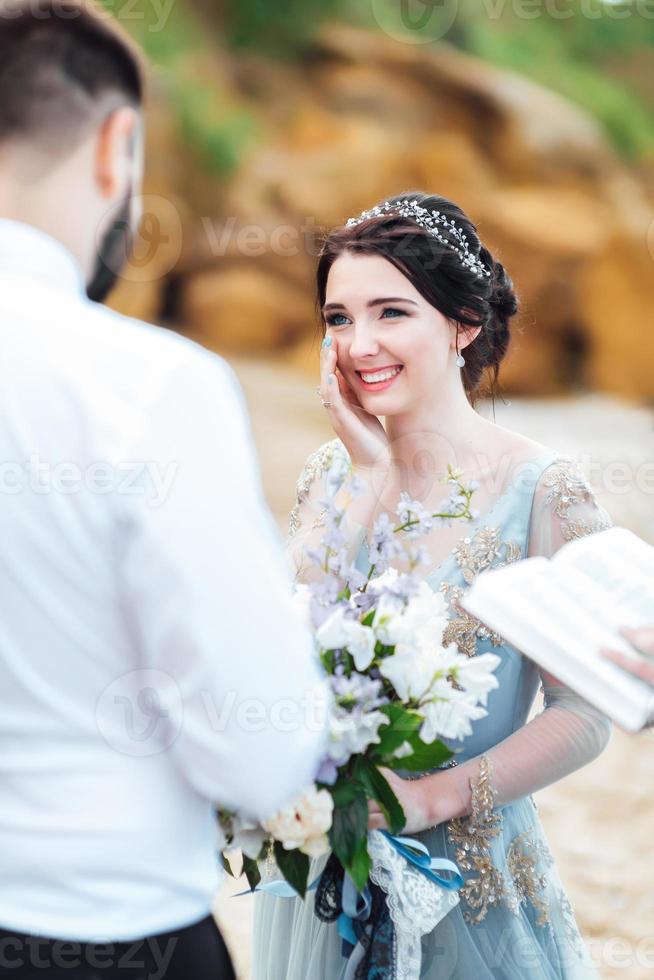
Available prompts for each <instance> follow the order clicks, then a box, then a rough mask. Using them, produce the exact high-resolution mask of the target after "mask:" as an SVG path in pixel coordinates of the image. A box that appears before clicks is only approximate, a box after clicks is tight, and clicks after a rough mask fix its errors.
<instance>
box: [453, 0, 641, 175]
mask: <svg viewBox="0 0 654 980" xmlns="http://www.w3.org/2000/svg"><path fill="white" fill-rule="evenodd" d="M566 8H567V9H569V10H572V11H573V12H574V16H573V17H571V18H569V19H564V20H558V19H552V18H551V17H549V16H545V15H543V16H541V17H539V18H538V19H535V20H531V21H530V20H522V19H520V18H519V17H517V16H515V14H511V15H505V16H503V17H502V18H501V19H500V20H499V21H497V22H492V21H489V20H488V19H485V18H478V19H473V18H471V19H470V20H469V22H468V24H467V27H466V30H465V32H464V34H463V36H462V39H463V42H464V43H463V46H464V47H465V48H466V49H467V50H468V51H470V52H471V53H472V54H474V55H476V56H477V57H480V58H482V59H483V60H485V61H488V62H491V63H493V64H496V65H498V66H500V67H504V68H509V69H511V70H513V71H517V72H519V73H521V74H523V75H525V76H527V77H529V78H532V79H533V80H534V81H536V82H539V83H540V84H542V85H544V86H545V87H547V88H551V89H552V90H553V91H556V92H559V93H560V94H561V95H563V96H565V97H566V98H568V99H569V100H570V101H571V102H574V103H576V104H577V105H579V106H581V107H582V108H583V109H585V110H586V111H588V112H589V113H590V114H591V115H592V116H594V117H595V118H596V119H597V120H598V121H599V122H600V123H601V124H602V125H603V127H604V129H605V130H606V132H607V134H608V135H609V137H610V139H611V140H612V142H613V144H614V146H615V147H616V148H617V149H618V150H619V151H620V152H621V153H622V154H623V155H624V156H625V157H627V158H637V157H639V156H641V155H644V154H646V153H648V152H652V151H653V150H654V114H653V113H652V112H651V111H650V110H649V109H648V107H647V106H646V105H645V103H644V102H643V101H642V99H641V98H640V96H639V95H638V94H637V93H636V92H634V91H632V90H631V89H630V88H629V87H628V85H627V84H626V83H625V82H623V81H621V80H619V79H618V78H616V77H615V76H612V75H611V73H610V70H609V69H608V68H607V67H605V62H607V59H609V58H622V59H625V58H628V56H629V53H630V52H631V51H634V50H636V49H637V48H638V47H639V46H648V45H649V46H650V47H651V48H652V58H653V61H654V20H647V19H643V18H642V17H641V16H638V14H637V13H636V10H637V5H634V6H633V8H632V15H631V16H630V17H629V19H626V20H614V19H611V16H613V17H614V16H615V14H616V11H618V12H619V10H620V9H623V10H625V9H629V5H627V4H611V3H606V4H604V3H602V0H592V2H591V0H588V3H587V4H586V6H584V7H582V8H580V9H579V3H577V2H576V0H574V2H571V0H569V2H568V3H567V4H564V3H562V2H561V4H560V9H562V10H565V9H566ZM582 10H594V11H595V12H596V13H597V15H598V16H597V17H596V18H589V17H588V16H584V14H583V13H582V12H581V11H582ZM609 11H610V12H611V13H610V14H609ZM652 14H653V15H654V4H653V5H652Z"/></svg>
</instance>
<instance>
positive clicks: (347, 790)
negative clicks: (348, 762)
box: [326, 776, 363, 807]
mask: <svg viewBox="0 0 654 980" xmlns="http://www.w3.org/2000/svg"><path fill="white" fill-rule="evenodd" d="M326 788H327V789H328V790H329V792H330V793H331V794H332V799H333V801H334V806H335V807H344V806H347V804H348V803H351V802H352V800H355V799H356V798H357V796H362V795H363V787H362V786H361V785H360V784H359V783H357V782H356V781H355V780H354V779H352V778H351V777H350V776H341V777H340V778H339V779H338V780H337V782H335V783H334V785H333V786H327V787H326Z"/></svg>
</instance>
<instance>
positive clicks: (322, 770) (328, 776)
mask: <svg viewBox="0 0 654 980" xmlns="http://www.w3.org/2000/svg"><path fill="white" fill-rule="evenodd" d="M337 779H338V769H337V768H336V763H335V762H334V760H333V759H330V757H329V756H328V755H326V756H325V757H324V759H323V760H322V762H321V763H320V767H319V769H318V772H317V774H316V782H317V783H323V784H324V785H325V786H333V785H334V783H335V782H336V780H337Z"/></svg>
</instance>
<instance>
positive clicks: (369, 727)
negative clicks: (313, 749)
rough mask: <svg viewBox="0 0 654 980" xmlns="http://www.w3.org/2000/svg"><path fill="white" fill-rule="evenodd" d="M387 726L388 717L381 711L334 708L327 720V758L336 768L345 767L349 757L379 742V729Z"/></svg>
mask: <svg viewBox="0 0 654 980" xmlns="http://www.w3.org/2000/svg"><path fill="white" fill-rule="evenodd" d="M387 724H388V716H387V715H385V714H384V713H383V712H382V711H362V710H361V709H360V708H355V709H354V710H353V711H347V710H345V709H343V708H336V709H335V710H334V711H333V713H332V714H331V715H330V718H329V743H328V747H327V752H328V754H329V757H330V758H331V759H333V761H334V763H335V764H336V765H337V766H342V765H345V763H346V762H347V761H348V759H349V758H350V756H352V755H356V754H358V753H360V752H365V751H366V749H367V748H368V746H369V745H372V744H373V743H377V742H379V741H380V738H379V729H380V728H381V726H382V725H387Z"/></svg>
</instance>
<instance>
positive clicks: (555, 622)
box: [460, 527, 654, 732]
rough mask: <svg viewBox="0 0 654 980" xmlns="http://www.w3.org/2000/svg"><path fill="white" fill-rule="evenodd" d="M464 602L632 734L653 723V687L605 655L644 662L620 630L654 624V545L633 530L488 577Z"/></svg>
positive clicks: (612, 532)
mask: <svg viewBox="0 0 654 980" xmlns="http://www.w3.org/2000/svg"><path fill="white" fill-rule="evenodd" d="M460 604H461V605H462V606H463V608H464V609H466V610H467V611H468V612H469V613H470V614H471V615H473V616H475V617H476V618H477V619H479V620H481V621H482V622H483V623H484V624H485V625H486V626H488V627H490V628H491V629H492V630H494V631H495V632H497V633H499V634H500V636H502V637H503V638H504V639H505V640H506V641H507V642H508V643H510V644H511V645H512V646H514V647H516V648H517V649H518V650H520V651H521V652H522V653H524V654H526V656H528V657H529V658H530V659H532V660H534V661H535V662H536V663H537V664H540V666H541V667H543V668H544V669H545V670H546V671H548V672H549V673H552V674H554V676H555V677H558V678H559V679H560V680H561V681H562V682H563V683H564V684H566V685H567V686H568V687H571V688H572V689H573V690H574V691H576V692H577V693H578V694H580V695H581V696H582V697H583V698H585V699H586V700H587V701H589V702H590V703H591V704H593V705H595V707H596V708H599V710H600V711H603V712H604V713H605V714H607V715H609V717H611V718H613V720H614V721H616V722H617V723H618V724H619V725H621V726H622V727H623V728H625V729H626V730H627V731H630V732H637V731H640V729H641V728H644V727H645V726H646V725H648V724H651V723H652V722H654V687H651V686H650V685H649V684H647V683H645V681H642V680H640V679H639V678H636V677H634V676H632V675H631V674H629V673H627V672H626V671H625V670H623V669H622V668H621V667H618V666H617V664H614V663H612V661H610V660H607V659H606V658H604V657H602V656H600V655H599V650H600V649H601V648H605V649H606V648H608V649H612V650H616V651H620V652H621V653H624V654H625V655H626V656H628V657H632V658H635V659H640V658H641V657H642V654H641V653H639V652H638V651H636V650H635V648H634V647H633V646H632V645H631V644H630V643H629V642H628V641H627V640H626V639H625V638H624V637H623V636H621V635H620V633H619V629H620V628H621V627H625V626H629V627H636V626H645V625H647V626H652V625H654V548H653V547H652V546H651V545H649V544H647V543H646V542H645V541H643V540H642V539H641V538H639V537H638V536H637V535H635V534H632V532H631V531H628V530H627V529H626V528H622V527H612V528H609V529H608V530H607V531H601V532H599V533H597V534H591V535H588V536H587V537H583V538H578V539H576V540H573V541H569V542H568V543H567V544H565V545H564V546H563V547H562V548H560V549H559V551H557V552H556V554H555V555H554V556H553V557H552V558H540V557H538V558H527V559H525V560H524V561H518V562H514V563H513V564H510V565H506V566H505V567H504V568H497V569H490V570H488V571H486V572H482V573H481V574H480V575H478V576H477V578H476V579H475V581H474V583H473V585H472V587H471V588H470V590H469V591H468V592H467V593H466V594H465V595H464V596H463V597H462V598H461V600H460Z"/></svg>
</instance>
